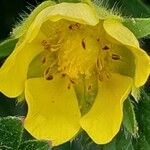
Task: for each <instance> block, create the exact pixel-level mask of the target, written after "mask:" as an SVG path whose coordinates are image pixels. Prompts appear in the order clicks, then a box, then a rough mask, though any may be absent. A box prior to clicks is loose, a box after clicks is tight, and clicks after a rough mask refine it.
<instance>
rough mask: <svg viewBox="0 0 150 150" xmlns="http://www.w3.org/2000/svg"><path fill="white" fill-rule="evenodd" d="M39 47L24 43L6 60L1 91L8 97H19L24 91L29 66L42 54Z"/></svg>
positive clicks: (0, 72)
mask: <svg viewBox="0 0 150 150" xmlns="http://www.w3.org/2000/svg"><path fill="white" fill-rule="evenodd" d="M41 50H42V49H41V48H40V47H39V46H38V45H36V44H35V45H34V44H33V43H32V44H28V43H26V42H23V43H22V44H20V45H19V46H18V47H16V49H15V50H14V51H13V53H12V54H11V55H10V56H9V57H8V58H7V59H6V61H5V62H4V64H3V65H2V67H1V69H0V91H1V92H2V93H4V94H5V95H6V96H8V97H17V96H19V95H20V94H21V93H22V92H23V90H24V81H25V80H26V78H27V71H28V66H29V64H30V62H31V61H32V59H33V58H34V57H35V56H36V55H38V54H39V53H40V52H41Z"/></svg>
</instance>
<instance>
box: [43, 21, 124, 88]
mask: <svg viewBox="0 0 150 150" xmlns="http://www.w3.org/2000/svg"><path fill="white" fill-rule="evenodd" d="M80 28H81V24H79V23H74V24H70V25H68V29H69V30H71V31H76V32H78V30H80ZM63 32H65V31H63ZM72 36H74V35H72ZM56 37H57V39H53V37H50V38H48V39H44V40H43V41H42V42H41V45H42V46H43V47H44V50H45V51H46V55H45V56H44V57H43V59H42V63H43V64H46V69H45V71H44V77H45V79H46V80H52V79H53V74H55V73H58V72H59V73H60V74H62V77H65V76H66V73H64V70H65V67H64V70H59V68H60V66H59V63H58V61H59V60H58V57H56V60H55V61H54V62H49V61H48V57H50V55H51V54H53V53H55V54H56V55H58V54H59V51H61V48H62V45H63V42H64V37H60V36H56ZM95 40H96V41H97V42H98V43H99V45H100V44H101V39H100V38H96V39H95ZM79 44H80V45H81V47H82V49H83V50H85V51H86V49H87V43H86V40H85V39H84V38H82V40H81V42H80V43H79ZM66 49H69V47H66ZM99 51H100V52H99V55H98V56H97V57H95V60H96V61H95V62H96V63H95V67H94V68H95V69H96V73H97V76H98V79H99V81H101V82H102V81H103V80H105V79H110V78H111V73H110V72H109V67H108V66H107V61H108V60H109V59H111V60H120V59H121V57H120V56H119V55H117V54H114V53H112V51H111V47H110V46H108V45H107V44H106V45H105V44H104V46H103V47H102V45H100V47H99ZM101 54H102V55H103V57H101ZM77 57H78V56H77ZM89 57H90V56H89ZM68 60H69V58H68ZM64 61H65V60H64ZM69 61H73V60H69ZM70 63H72V62H70ZM79 63H80V62H79ZM77 68H78V67H77ZM94 68H93V71H94ZM72 69H73V68H72ZM94 72H95V71H94ZM82 75H83V74H82ZM67 76H69V74H67ZM69 79H70V82H69V83H68V87H67V88H68V89H70V88H71V85H73V84H75V82H74V79H72V78H71V77H70V76H69ZM91 89H92V86H91V85H89V87H88V90H89V91H90V90H91Z"/></svg>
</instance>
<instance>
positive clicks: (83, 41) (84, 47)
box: [81, 39, 86, 49]
mask: <svg viewBox="0 0 150 150" xmlns="http://www.w3.org/2000/svg"><path fill="white" fill-rule="evenodd" d="M81 43H82V47H83V49H86V45H85V40H84V39H83V40H82V42H81Z"/></svg>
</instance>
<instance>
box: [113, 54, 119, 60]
mask: <svg viewBox="0 0 150 150" xmlns="http://www.w3.org/2000/svg"><path fill="white" fill-rule="evenodd" d="M111 58H112V59H113V60H120V59H121V57H120V56H119V55H117V54H112V57H111Z"/></svg>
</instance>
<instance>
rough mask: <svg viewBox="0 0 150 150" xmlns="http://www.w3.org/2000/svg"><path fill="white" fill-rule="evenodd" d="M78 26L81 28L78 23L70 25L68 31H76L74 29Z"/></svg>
mask: <svg viewBox="0 0 150 150" xmlns="http://www.w3.org/2000/svg"><path fill="white" fill-rule="evenodd" d="M80 26H81V25H80V24H79V23H76V24H71V25H70V26H69V29H70V30H76V29H79V28H80Z"/></svg>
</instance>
